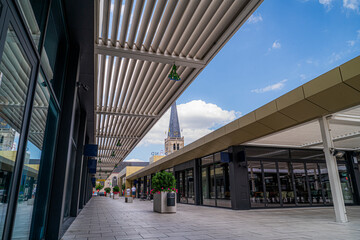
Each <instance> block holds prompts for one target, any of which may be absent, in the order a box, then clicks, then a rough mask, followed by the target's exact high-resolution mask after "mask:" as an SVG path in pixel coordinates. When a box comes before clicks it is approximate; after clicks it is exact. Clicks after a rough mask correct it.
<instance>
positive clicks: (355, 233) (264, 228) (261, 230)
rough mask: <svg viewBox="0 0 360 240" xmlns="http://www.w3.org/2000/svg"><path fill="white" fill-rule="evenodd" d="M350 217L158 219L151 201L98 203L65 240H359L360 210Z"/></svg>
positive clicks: (201, 210) (186, 212) (184, 209)
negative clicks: (340, 219)
mask: <svg viewBox="0 0 360 240" xmlns="http://www.w3.org/2000/svg"><path fill="white" fill-rule="evenodd" d="M122 200H123V199H122ZM347 213H348V218H349V222H348V223H345V224H339V223H336V222H335V221H334V209H333V208H332V207H318V208H288V209H257V210H249V211H233V210H230V209H224V208H213V207H204V206H195V205H186V204H178V209H177V213H176V214H158V213H154V212H153V211H152V202H150V201H139V200H137V199H135V200H134V202H133V204H125V203H124V201H115V200H113V199H110V198H105V197H93V198H92V199H91V200H90V202H89V203H88V204H87V205H86V206H85V208H84V209H83V210H82V211H81V213H80V214H79V216H78V217H77V218H76V219H75V220H74V222H73V223H72V225H71V226H70V227H69V230H68V231H67V232H66V233H65V235H64V237H63V238H62V239H64V240H67V239H75V240H79V239H104V240H108V239H113V240H115V239H122V240H131V239H134V240H135V239H147V240H151V239H160V240H164V239H166V240H186V239H187V240H197V239H236V240H239V239H240V240H241V239H246V240H252V239H256V240H275V239H279V240H285V239H289V240H295V239H300V240H309V239H319V240H322V239H327V240H328V239H330V240H332V239H334V240H335V239H347V240H355V239H356V240H359V239H360V237H359V236H360V227H359V226H360V206H349V207H347Z"/></svg>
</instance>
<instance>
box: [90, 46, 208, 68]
mask: <svg viewBox="0 0 360 240" xmlns="http://www.w3.org/2000/svg"><path fill="white" fill-rule="evenodd" d="M95 54H101V55H108V56H114V57H121V58H130V59H137V60H142V61H149V62H157V63H164V64H171V65H173V64H175V65H176V66H184V67H191V68H204V67H205V66H206V64H205V62H204V61H202V60H195V59H193V58H185V57H178V56H171V55H165V54H159V53H151V52H146V51H141V50H136V49H126V48H119V47H111V46H104V45H95Z"/></svg>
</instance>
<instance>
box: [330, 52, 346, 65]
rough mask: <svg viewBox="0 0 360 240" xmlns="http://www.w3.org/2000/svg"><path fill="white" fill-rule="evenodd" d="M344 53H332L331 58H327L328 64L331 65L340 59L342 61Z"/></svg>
mask: <svg viewBox="0 0 360 240" xmlns="http://www.w3.org/2000/svg"><path fill="white" fill-rule="evenodd" d="M343 55H344V53H343V52H339V53H334V52H333V53H332V54H331V56H330V57H329V61H328V62H329V64H333V63H335V62H337V61H339V60H340V59H342V57H343Z"/></svg>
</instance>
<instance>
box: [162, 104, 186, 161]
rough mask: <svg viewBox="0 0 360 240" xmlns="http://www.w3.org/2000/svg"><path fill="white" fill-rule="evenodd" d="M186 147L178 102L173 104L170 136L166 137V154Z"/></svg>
mask: <svg viewBox="0 0 360 240" xmlns="http://www.w3.org/2000/svg"><path fill="white" fill-rule="evenodd" d="M183 147H184V137H181V133H180V124H179V118H178V114H177V110H176V103H174V104H173V105H172V106H171V113H170V123H169V131H168V136H167V138H166V139H165V155H168V154H171V153H173V152H175V151H177V150H180V149H181V148H183Z"/></svg>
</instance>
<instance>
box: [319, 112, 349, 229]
mask: <svg viewBox="0 0 360 240" xmlns="http://www.w3.org/2000/svg"><path fill="white" fill-rule="evenodd" d="M319 123H320V130H321V136H322V140H323V146H324V153H325V159H326V166H327V170H328V174H329V180H330V189H331V195H332V199H333V204H334V210H335V217H336V222H340V223H345V222H347V221H348V219H347V215H346V209H345V203H344V197H343V194H342V189H341V183H340V177H339V171H338V166H337V163H336V157H335V156H333V154H332V152H331V151H330V150H331V149H334V143H333V141H332V138H331V133H330V131H331V129H330V127H329V121H328V117H322V118H319Z"/></svg>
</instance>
